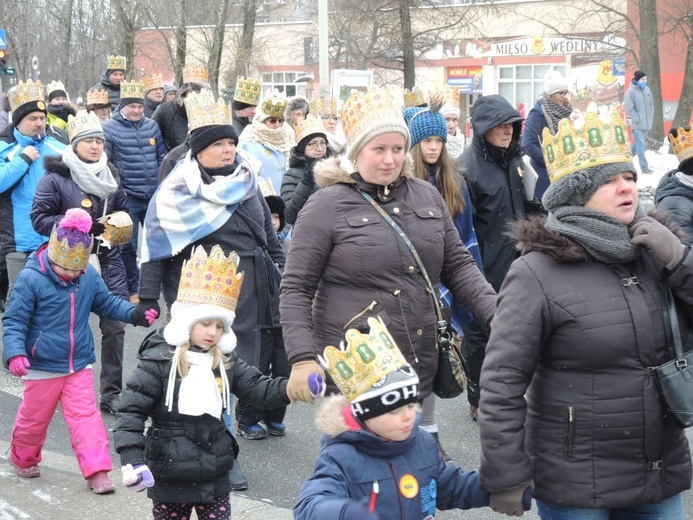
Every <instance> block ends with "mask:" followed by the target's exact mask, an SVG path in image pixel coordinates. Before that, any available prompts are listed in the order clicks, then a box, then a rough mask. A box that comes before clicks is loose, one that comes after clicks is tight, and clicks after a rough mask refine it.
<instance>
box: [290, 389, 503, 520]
mask: <svg viewBox="0 0 693 520" xmlns="http://www.w3.org/2000/svg"><path fill="white" fill-rule="evenodd" d="M345 406H348V403H347V401H346V398H345V397H343V396H332V397H328V398H326V399H325V401H324V402H323V405H322V407H321V409H320V410H318V414H317V416H316V423H317V424H318V426H319V427H320V429H321V430H322V431H323V432H324V433H326V435H324V436H323V440H322V449H321V450H320V454H319V455H318V460H317V461H316V463H315V470H314V471H313V474H312V475H311V477H310V478H309V479H308V480H306V482H305V483H304V485H303V490H302V491H301V496H300V497H299V500H298V504H296V507H295V508H294V519H295V520H323V519H326V518H329V519H332V520H341V519H342V518H344V514H345V510H347V509H348V508H349V506H350V505H354V504H358V503H365V504H368V501H369V499H370V497H371V493H372V491H373V483H374V482H376V481H377V482H378V487H379V493H378V495H377V500H376V506H375V513H376V514H377V515H378V518H383V519H384V518H387V519H388V520H396V519H398V520H419V519H421V520H423V519H427V518H433V517H435V514H436V508H437V509H441V510H445V509H455V508H459V509H471V508H475V507H485V506H488V504H489V499H490V495H489V493H488V492H487V491H486V490H484V489H483V488H482V487H481V483H480V481H479V474H478V473H477V472H476V471H465V470H462V469H459V468H457V467H456V466H455V465H454V464H452V463H451V462H447V463H446V462H445V461H444V460H443V459H442V457H441V456H440V454H439V453H438V448H437V446H436V442H435V440H434V439H433V437H432V436H431V434H429V433H427V432H425V431H423V430H421V429H420V428H419V427H418V426H419V424H420V422H421V418H420V417H419V418H418V419H417V422H416V425H415V426H414V428H413V430H412V433H411V435H410V437H409V439H407V440H405V441H401V442H391V441H387V440H385V439H383V438H382V437H378V436H377V435H375V434H373V433H371V432H370V431H368V430H366V429H351V428H353V426H351V427H350V426H348V425H347V423H346V420H345V419H344V415H343V414H342V410H343V408H344V407H345ZM358 424H359V425H360V423H358Z"/></svg>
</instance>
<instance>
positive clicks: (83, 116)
mask: <svg viewBox="0 0 693 520" xmlns="http://www.w3.org/2000/svg"><path fill="white" fill-rule="evenodd" d="M66 130H67V135H68V137H69V138H70V142H72V141H73V140H74V138H75V137H77V136H78V135H81V134H85V133H99V134H101V137H103V128H102V127H101V121H99V118H98V117H97V116H96V114H94V112H87V111H86V110H80V111H79V112H77V115H74V116H73V115H69V116H67V125H66Z"/></svg>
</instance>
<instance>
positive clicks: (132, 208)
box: [120, 197, 149, 294]
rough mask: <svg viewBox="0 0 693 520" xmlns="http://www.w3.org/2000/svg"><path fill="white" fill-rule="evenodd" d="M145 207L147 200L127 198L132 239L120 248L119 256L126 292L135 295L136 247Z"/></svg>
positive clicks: (137, 271)
mask: <svg viewBox="0 0 693 520" xmlns="http://www.w3.org/2000/svg"><path fill="white" fill-rule="evenodd" d="M147 206H149V201H148V200H142V199H136V198H134V197H128V214H129V215H130V218H131V219H132V239H131V240H130V243H129V244H125V245H123V246H120V254H121V256H122V257H123V263H124V264H125V275H126V276H127V278H128V292H129V293H130V294H137V286H138V285H139V281H140V270H139V269H138V267H137V245H138V238H139V232H140V224H142V225H144V216H145V215H146V214H147Z"/></svg>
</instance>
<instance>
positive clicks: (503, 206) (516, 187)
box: [459, 94, 525, 420]
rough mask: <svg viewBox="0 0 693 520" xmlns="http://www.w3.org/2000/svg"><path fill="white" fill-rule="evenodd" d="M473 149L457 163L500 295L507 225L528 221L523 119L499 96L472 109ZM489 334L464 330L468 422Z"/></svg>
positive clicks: (508, 259) (476, 325)
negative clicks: (523, 172)
mask: <svg viewBox="0 0 693 520" xmlns="http://www.w3.org/2000/svg"><path fill="white" fill-rule="evenodd" d="M472 129H473V131H474V137H473V138H472V145H471V146H470V147H469V148H467V150H465V152H464V153H463V154H462V155H461V156H460V158H459V166H460V168H461V169H462V171H463V172H464V176H465V178H466V180H467V185H468V187H469V194H470V196H471V199H472V206H473V211H474V229H475V230H476V235H477V238H478V241H479V248H480V249H481V258H482V261H483V264H484V275H485V276H486V279H487V280H488V281H489V283H490V284H491V285H492V286H493V288H494V289H495V290H496V292H498V291H499V290H500V286H501V284H502V283H503V279H504V278H505V275H506V274H507V272H508V269H510V264H512V262H513V260H515V258H517V252H516V251H515V245H514V244H513V242H512V240H510V238H509V237H507V236H506V232H507V230H508V225H509V224H510V223H511V222H513V221H514V220H515V219H516V218H517V217H520V216H522V215H524V200H525V197H524V190H523V187H522V178H521V177H520V175H519V172H518V169H519V168H520V166H521V163H522V150H521V148H520V135H521V132H522V116H520V113H519V112H518V111H517V110H515V109H514V108H513V107H512V105H511V104H510V103H508V102H507V101H506V100H505V99H504V98H503V97H501V96H499V95H496V94H494V95H491V96H484V97H481V98H479V99H478V100H477V101H476V103H474V106H473V107H472ZM488 338H489V331H488V329H487V328H486V327H484V325H483V324H482V323H480V322H479V321H478V320H476V319H475V320H473V321H472V322H471V323H470V324H469V325H468V326H467V327H466V328H465V329H464V343H463V345H462V349H463V352H462V354H463V355H464V357H465V359H466V361H467V370H468V373H467V376H468V378H469V386H468V388H467V399H468V401H469V406H470V416H471V417H472V419H474V420H476V414H477V411H478V407H479V376H480V374H481V365H482V364H483V362H484V351H485V349H486V343H488Z"/></svg>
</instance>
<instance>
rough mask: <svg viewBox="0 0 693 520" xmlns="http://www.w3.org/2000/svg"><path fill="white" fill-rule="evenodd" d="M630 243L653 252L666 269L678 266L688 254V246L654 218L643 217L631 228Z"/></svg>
mask: <svg viewBox="0 0 693 520" xmlns="http://www.w3.org/2000/svg"><path fill="white" fill-rule="evenodd" d="M629 231H630V235H631V237H633V238H631V239H630V242H631V243H632V244H634V245H636V246H643V247H646V248H648V249H649V250H650V251H652V254H653V255H655V257H656V258H657V260H659V261H660V262H661V263H662V264H664V267H666V268H667V269H669V270H671V269H673V268H674V267H676V266H677V265H678V263H679V262H680V261H681V259H682V258H683V254H684V253H685V252H686V246H684V245H683V244H682V243H681V241H680V240H679V239H678V238H677V237H676V235H674V233H672V232H671V230H670V229H669V228H668V227H666V226H665V225H663V224H660V223H659V222H657V221H656V220H655V219H653V218H652V217H643V218H641V219H640V220H638V221H637V222H636V223H635V224H633V225H632V226H630V230H629Z"/></svg>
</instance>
